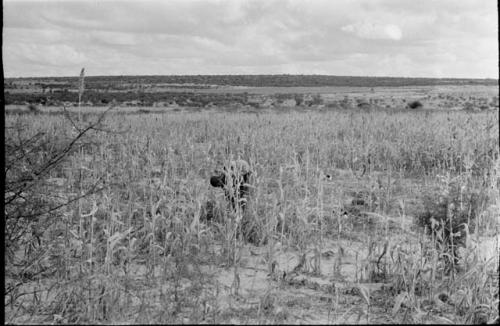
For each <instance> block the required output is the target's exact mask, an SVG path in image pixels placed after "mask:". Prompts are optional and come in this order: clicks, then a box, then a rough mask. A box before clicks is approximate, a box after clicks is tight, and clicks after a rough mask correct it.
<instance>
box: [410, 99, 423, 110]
mask: <svg viewBox="0 0 500 326" xmlns="http://www.w3.org/2000/svg"><path fill="white" fill-rule="evenodd" d="M408 107H409V108H410V109H419V108H421V107H423V104H422V103H420V102H419V101H413V102H410V103H408Z"/></svg>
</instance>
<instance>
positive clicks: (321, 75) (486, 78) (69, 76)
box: [4, 73, 499, 81]
mask: <svg viewBox="0 0 500 326" xmlns="http://www.w3.org/2000/svg"><path fill="white" fill-rule="evenodd" d="M142 76H145V77H165V76H170V77H172V76H319V77H346V78H393V79H397V78H401V79H455V80H464V79H465V80H496V81H498V80H499V78H493V77H408V76H379V75H377V76H360V75H351V76H349V75H329V74H184V75H179V74H138V75H132V74H116V75H115V74H112V75H85V77H142ZM73 77H75V78H79V77H80V76H79V74H76V73H75V74H74V75H64V76H17V77H7V76H4V78H5V79H22V78H73Z"/></svg>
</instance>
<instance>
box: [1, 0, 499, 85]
mask: <svg viewBox="0 0 500 326" xmlns="http://www.w3.org/2000/svg"><path fill="white" fill-rule="evenodd" d="M497 15H498V13H497V9H496V2H495V1H494V0H483V1H482V2H481V5H477V3H476V2H475V1H472V0H463V1H460V2H458V3H455V2H453V1H451V0H440V1H436V0H422V1H420V2H419V3H418V4H416V3H415V2H414V1H410V0H358V1H353V0H336V1H330V0H315V1H310V2H309V1H303V0H191V1H186V0H182V1H181V0H170V1H159V0H149V1H141V2H138V1H103V0H99V1H83V0H75V1H53V0H37V1H19V0H17V1H13V0H6V1H4V29H3V36H4V39H3V40H4V42H3V54H4V56H3V60H4V72H5V75H6V76H8V77H9V76H34V75H41V76H52V75H74V74H75V72H76V74H77V73H78V72H79V70H80V69H81V66H85V67H86V71H87V72H88V73H89V74H94V75H106V74H134V75H139V74H199V73H200V74H202V73H208V74H226V73H233V74H237V73H255V74H265V73H302V74H309V73H317V74H333V75H363V76H366V75H390V76H397V75H400V76H419V77H425V76H430V77H493V78H498V68H497V66H498V64H497V62H498V43H497V42H498V40H497V38H498V26H497V19H498V17H497ZM21 17H22V19H21ZM373 62H377V65H374V64H373ZM393 68H394V69H393ZM395 68H397V69H395Z"/></svg>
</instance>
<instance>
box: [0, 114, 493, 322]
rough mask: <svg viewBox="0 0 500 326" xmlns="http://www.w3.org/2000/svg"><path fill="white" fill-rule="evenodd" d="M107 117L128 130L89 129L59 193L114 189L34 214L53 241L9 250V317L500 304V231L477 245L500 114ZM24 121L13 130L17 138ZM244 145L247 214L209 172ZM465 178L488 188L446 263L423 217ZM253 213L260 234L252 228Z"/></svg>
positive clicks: (414, 318)
mask: <svg viewBox="0 0 500 326" xmlns="http://www.w3.org/2000/svg"><path fill="white" fill-rule="evenodd" d="M19 120H21V121H23V122H24V123H26V124H29V125H30V128H29V129H27V130H26V133H27V134H26V135H25V136H26V137H28V136H29V134H33V135H34V134H35V133H36V132H37V131H40V130H43V131H45V132H46V133H48V134H50V135H51V137H53V138H54V139H67V137H68V136H69V135H71V132H72V130H71V128H72V127H71V126H70V125H67V124H66V123H65V120H64V117H62V116H48V115H37V116H30V115H19V116H18V115H8V116H6V126H9V125H13V124H15V123H16V121H19ZM107 128H109V129H111V130H114V131H117V132H118V133H116V132H115V133H102V132H101V133H95V134H92V135H91V141H90V142H89V145H88V146H86V147H85V148H84V149H83V150H82V152H80V153H77V154H75V155H74V156H71V157H69V159H68V160H67V161H66V162H65V164H64V165H63V166H61V167H60V168H59V169H57V170H55V171H52V175H51V178H50V182H52V183H53V185H54V186H53V187H52V188H50V192H49V190H47V193H46V195H47V196H49V197H50V196H52V197H54V198H55V197H57V195H61V196H63V195H65V196H70V195H71V194H72V193H79V192H80V191H84V190H85V188H86V187H88V186H89V184H91V183H92V182H91V181H93V180H96V179H100V180H103V181H104V184H105V185H106V187H105V188H104V190H103V191H102V192H100V193H99V194H96V195H94V196H92V197H89V198H86V199H85V200H82V201H81V209H79V207H78V204H76V203H75V204H74V205H70V206H68V207H65V208H64V210H63V211H61V212H59V213H58V214H54V215H53V216H44V217H43V218H44V219H51V223H47V224H43V221H38V222H37V223H38V224H36V225H37V227H39V229H37V231H38V233H37V234H39V237H38V238H39V239H40V242H38V243H37V242H36V241H35V242H34V241H31V242H29V241H28V242H26V243H31V244H32V245H31V247H29V248H28V247H18V248H16V251H15V253H14V258H13V260H12V261H10V262H9V263H8V264H7V265H6V280H5V282H6V285H8V286H11V285H16V286H15V290H14V291H12V293H10V294H9V295H7V296H6V298H5V304H6V307H5V309H6V321H7V322H9V323H37V322H41V323H53V322H55V323H129V322H134V323H184V322H186V323H212V322H215V323H283V322H303V323H307V322H317V323H364V322H368V323H394V322H396V323H400V322H401V323H425V322H435V323H447V322H451V323H478V322H483V321H491V320H493V319H494V318H496V317H498V277H497V273H496V272H497V269H498V245H497V247H496V250H495V249H493V254H492V255H486V257H485V255H484V250H482V249H481V248H484V247H482V246H483V244H484V243H488V244H490V248H491V244H492V243H493V242H492V241H493V240H492V239H498V234H499V233H498V227H499V221H498V207H499V206H500V202H499V201H498V198H499V196H498V185H499V182H500V166H499V164H500V160H499V159H498V141H499V139H498V132H499V130H498V114H497V113H496V112H483V113H476V114H471V113H467V112H455V113H450V112H429V111H427V112H392V113H391V112H358V111H356V112H349V111H348V112H346V111H332V112H328V113H311V112H308V113H297V112H294V113H290V114H282V113H266V114H259V115H254V114H244V113H238V114H228V113H214V112H212V113H190V114H188V113H182V112H180V113H165V114H155V115H146V114H144V115H116V114H115V115H110V116H109V117H108V120H107ZM15 136H16V135H9V129H6V139H7V141H8V140H9V137H15ZM42 154H43V153H42ZM42 154H41V155H42ZM238 157H240V158H243V159H245V160H247V161H248V162H249V163H250V165H251V166H252V168H253V170H254V184H253V185H254V189H253V194H252V201H251V202H250V203H249V207H248V209H247V211H245V212H241V211H236V212H232V211H228V210H227V209H226V207H227V205H226V203H224V196H223V194H222V193H220V192H219V191H217V190H216V189H214V188H210V187H209V182H208V180H209V176H210V174H211V172H212V171H213V170H214V169H215V168H216V167H217V165H218V164H222V163H223V162H227V161H228V160H229V159H234V158H238ZM326 174H328V175H329V176H330V177H329V178H327V177H326ZM438 175H442V176H445V177H443V178H441V179H439V178H438V177H437V176H438ZM450 180H452V181H453V182H452V181H450ZM457 182H458V183H459V186H458V189H461V188H460V187H461V186H463V187H469V186H470V189H472V190H474V191H476V190H477V191H481V192H482V193H484V194H485V196H484V198H485V200H484V202H483V203H482V204H481V205H480V207H479V206H478V208H477V211H476V212H475V215H474V216H475V217H476V218H475V219H473V220H469V221H466V222H464V224H465V225H466V227H468V230H469V231H470V234H469V233H467V237H466V240H464V244H463V247H464V248H463V249H461V250H462V254H461V255H460V260H459V261H457V264H459V265H460V269H459V270H452V271H451V272H450V271H449V269H447V268H446V264H445V263H444V262H445V261H446V259H445V257H447V256H446V255H447V254H449V248H447V247H446V246H445V244H446V243H445V242H443V241H438V238H437V237H438V234H439V233H438V230H436V232H435V233H432V234H431V235H427V234H426V233H425V232H424V230H423V229H420V228H419V227H418V226H417V225H416V224H415V223H414V222H413V218H414V217H416V216H418V215H419V214H421V213H422V212H424V211H425V210H426V208H428V206H429V205H430V204H426V200H425V198H426V197H428V195H429V194H436V195H437V196H442V197H443V198H448V197H449V196H450V193H453V194H455V193H456V191H457V190H456V189H455V188H456V184H457ZM450 189H454V190H453V191H451V190H450ZM472 190H471V191H472ZM457 196H460V193H458V195H457ZM52 197H51V198H52ZM25 198H26V200H30V194H26V196H25ZM462 200H466V199H464V198H462ZM207 201H210V202H213V203H215V204H214V205H215V208H214V211H216V212H217V214H218V215H220V216H219V218H218V221H217V222H215V223H212V224H209V225H207V224H205V223H204V222H200V217H202V213H203V211H204V209H203V207H205V203H206V202H207ZM457 203H458V204H460V202H457ZM79 212H80V213H79ZM344 212H345V213H346V214H344ZM245 223H250V224H251V228H252V229H253V230H256V232H257V233H258V235H259V237H258V238H259V241H258V242H259V243H257V245H251V244H248V243H246V241H245V239H243V238H241V237H240V236H239V234H240V232H239V230H240V229H241V228H242V227H243V225H244V224H245ZM33 225H35V224H33ZM472 225H474V226H479V227H474V228H473V227H472ZM27 227H30V221H27ZM466 227H464V229H463V232H466V231H465V230H467V228H466ZM473 230H474V231H473ZM473 232H474V233H473ZM488 241H490V242H491V243H490V242H488ZM33 257H37V258H36V259H34V258H33ZM491 257H496V258H493V260H491V259H490V258H491ZM485 258H486V259H490V260H489V261H484V259H485ZM28 261H31V262H33V261H34V263H33V264H31V265H29V266H27V265H26V264H24V265H23V263H24V262H28ZM19 266H22V268H21V267H19ZM23 273H24V274H29V277H27V276H26V275H25V276H23V275H24V274H23ZM38 273H39V274H38Z"/></svg>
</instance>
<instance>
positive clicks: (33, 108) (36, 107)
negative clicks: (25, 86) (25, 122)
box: [28, 104, 40, 114]
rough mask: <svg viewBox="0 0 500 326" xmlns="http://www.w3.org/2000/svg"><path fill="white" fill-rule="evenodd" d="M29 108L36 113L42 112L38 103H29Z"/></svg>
mask: <svg viewBox="0 0 500 326" xmlns="http://www.w3.org/2000/svg"><path fill="white" fill-rule="evenodd" d="M28 110H29V112H30V113H35V114H38V113H40V109H39V108H38V105H36V104H29V105H28Z"/></svg>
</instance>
